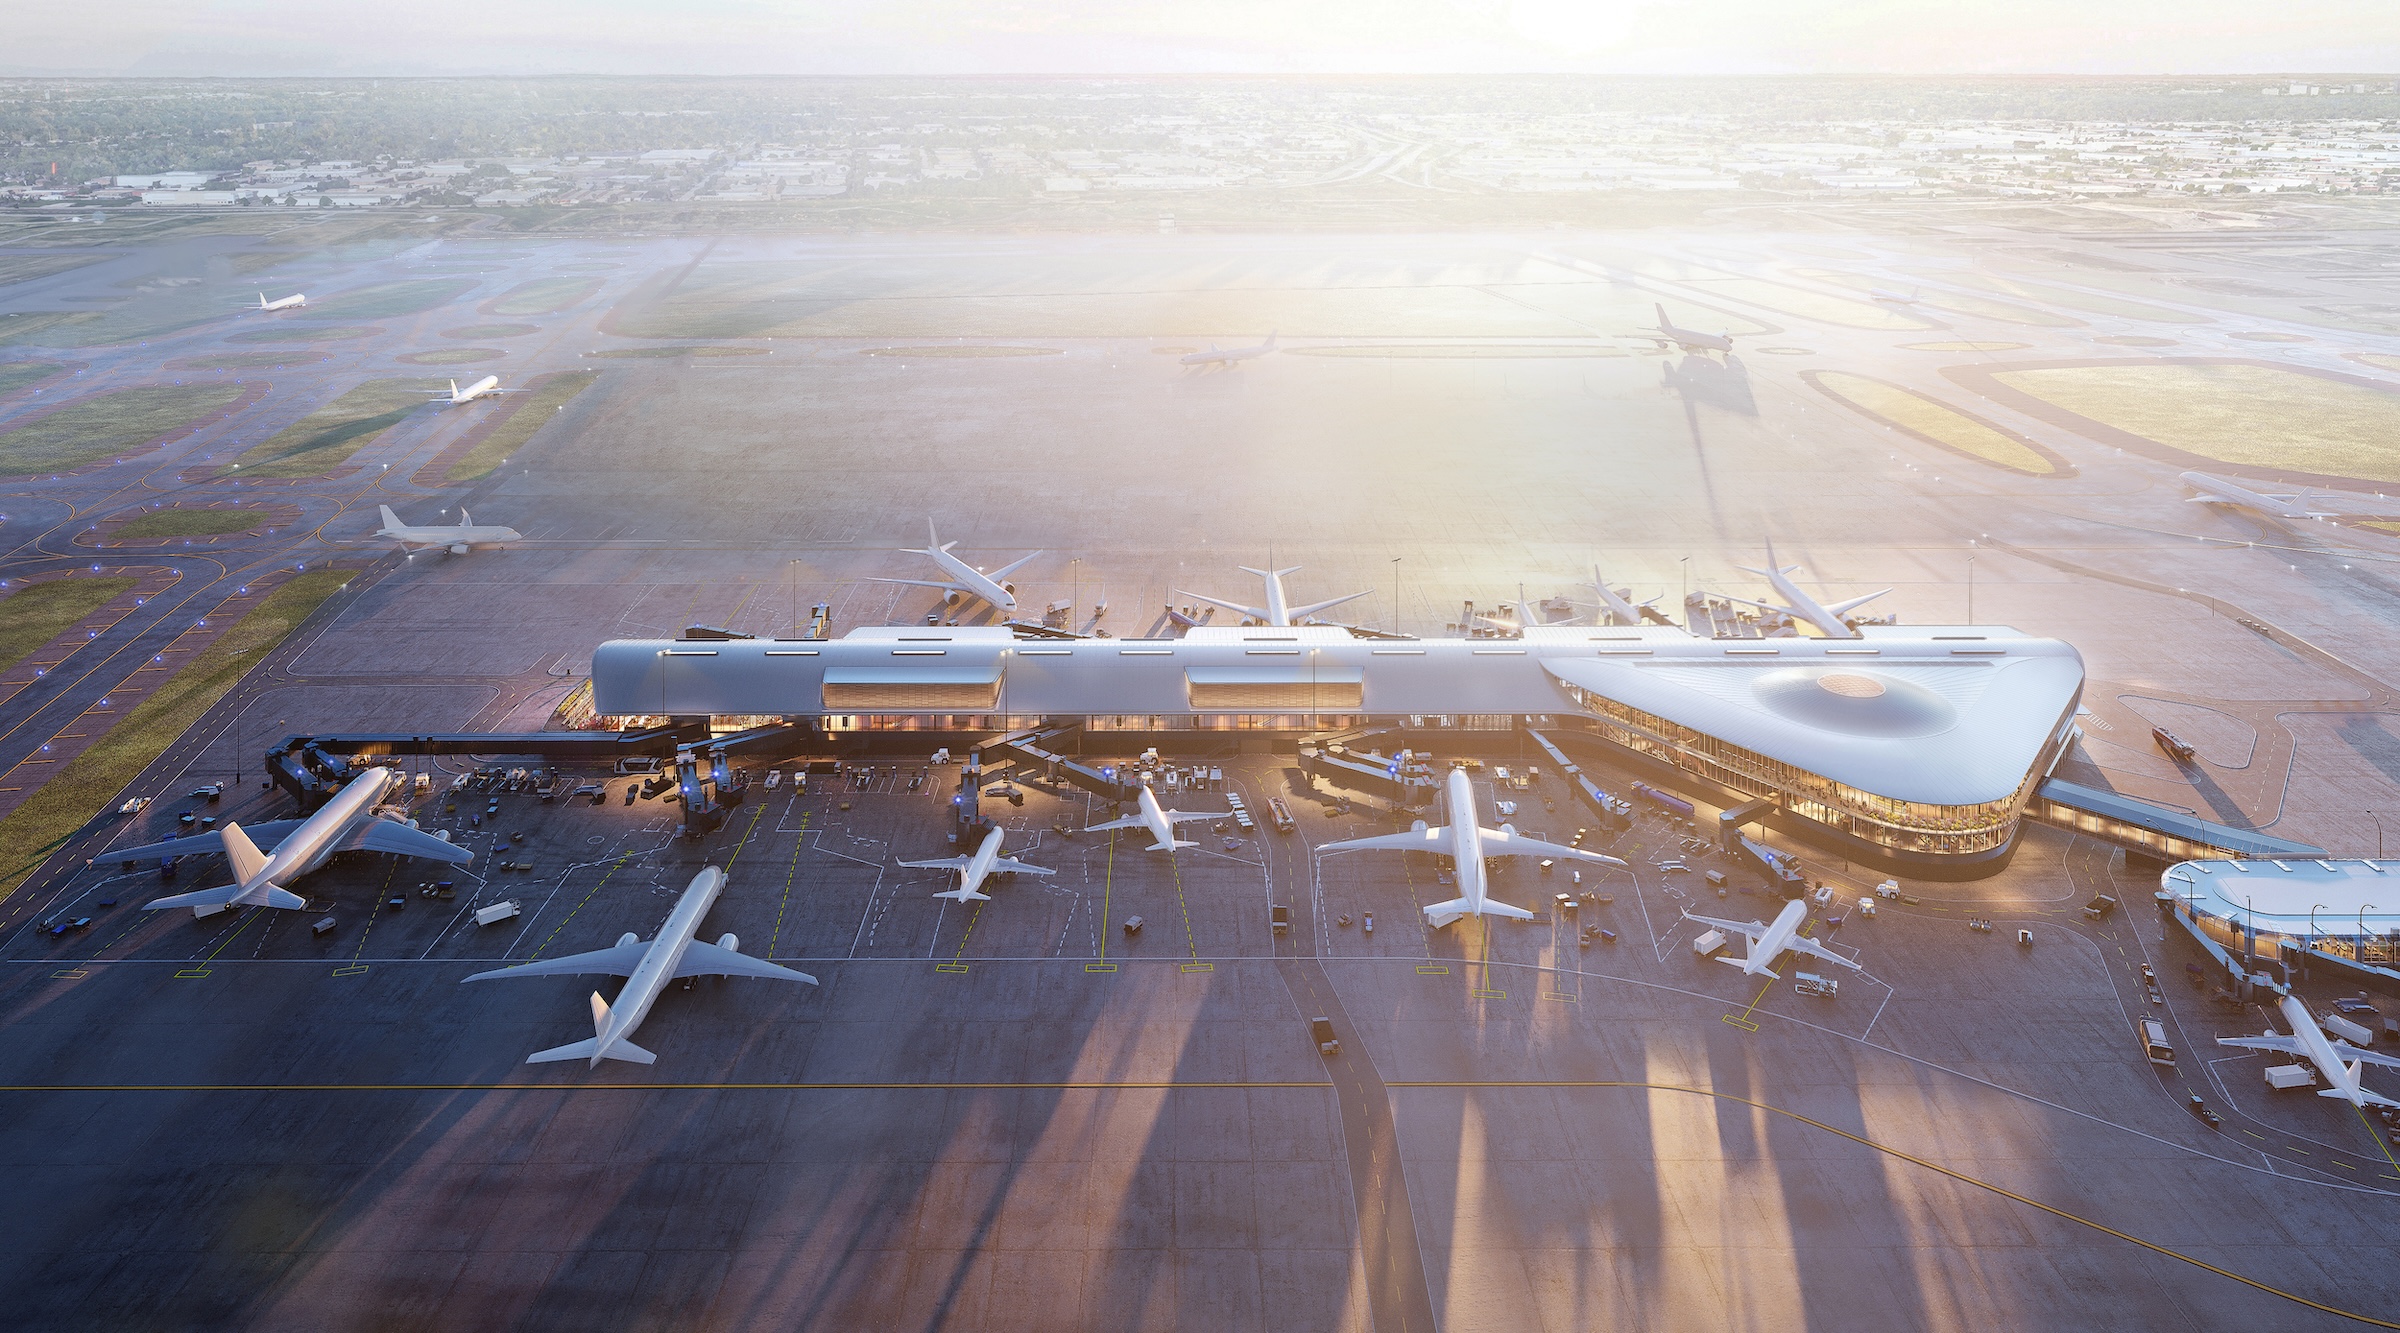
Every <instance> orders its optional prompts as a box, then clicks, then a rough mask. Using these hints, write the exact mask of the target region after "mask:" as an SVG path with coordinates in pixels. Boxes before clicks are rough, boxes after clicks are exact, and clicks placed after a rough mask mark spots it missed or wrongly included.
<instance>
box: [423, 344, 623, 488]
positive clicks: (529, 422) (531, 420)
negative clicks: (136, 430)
mask: <svg viewBox="0 0 2400 1333" xmlns="http://www.w3.org/2000/svg"><path fill="white" fill-rule="evenodd" d="M599 377H600V376H599V372H598V371H592V370H578V371H574V372H571V373H569V374H565V375H554V376H551V377H550V378H548V379H545V380H543V381H542V382H541V384H540V385H538V386H536V387H535V389H534V390H533V392H531V393H529V394H526V395H525V399H524V401H523V402H522V403H520V404H519V405H518V407H517V410H516V411H514V412H511V413H509V414H508V416H507V418H506V419H505V420H503V421H502V422H501V423H500V424H499V425H497V426H494V427H492V433H491V434H489V435H486V436H484V437H483V438H482V439H481V440H478V441H477V442H476V444H475V447H474V448H472V449H469V450H468V451H467V452H466V455H465V456H464V457H462V458H460V459H459V460H458V461H457V462H455V463H452V464H451V465H450V470H449V471H448V472H445V473H443V474H442V484H443V485H445V486H447V485H450V484H452V483H454V482H461V481H473V480H474V479H475V478H477V477H480V476H482V475H484V474H485V473H487V472H490V471H491V470H492V469H493V468H496V467H498V466H500V465H501V464H502V463H504V462H507V461H508V456H509V455H510V454H513V453H515V452H516V451H517V447H518V446H519V445H522V444H523V443H525V442H526V441H527V440H530V439H532V438H533V433H534V432H535V431H537V430H540V429H541V428H542V427H543V426H545V425H547V424H549V421H550V418H552V417H554V416H557V415H558V414H559V412H560V410H561V409H563V408H564V407H566V405H567V400H569V399H571V398H573V397H574V396H575V395H577V394H579V393H582V392H583V391H584V388H585V387H586V386H588V385H589V384H590V383H591V382H592V381H593V380H595V379H598V378H599Z"/></svg>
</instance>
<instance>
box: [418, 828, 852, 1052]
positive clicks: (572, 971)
mask: <svg viewBox="0 0 2400 1333" xmlns="http://www.w3.org/2000/svg"><path fill="white" fill-rule="evenodd" d="M724 890H725V872H724V871H722V870H719V869H717V868H716V867H715V866H702V867H701V868H700V873H699V874H697V875H694V876H693V877H692V883H691V886H690V887H689V888H686V889H685V890H684V891H683V896H682V897H681V898H678V899H676V900H675V910H674V911H671V912H669V913H667V923H666V924H665V925H663V926H660V927H659V928H658V935H657V937H656V938H654V939H652V940H651V941H650V942H649V943H648V944H644V943H642V940H641V937H640V936H638V935H635V934H634V933H633V932H632V931H630V930H629V931H626V932H625V934H624V935H623V936H622V937H620V938H619V939H618V940H617V942H616V943H615V944H614V945H611V946H610V947H608V948H606V949H595V950H593V951H592V952H590V953H579V954H571V955H569V956H567V957H565V958H550V959H544V960H543V961H541V962H537V963H519V964H517V965H516V966H514V967H502V968H495V969H493V970H492V971H489V972H478V973H476V974H475V975H473V976H471V977H464V978H461V982H462V983H463V982H467V981H490V980H492V979H493V978H495V977H555V976H588V975H592V974H595V973H597V974H605V975H608V976H615V977H623V978H625V988H624V989H623V990H620V991H618V992H617V1002H616V1004H615V1005H614V1006H611V1005H610V1004H609V1002H608V1001H606V1000H603V999H601V998H600V992H598V991H593V992H592V1028H593V1035H592V1036H590V1037H588V1038H586V1039H584V1040H582V1041H573V1042H568V1043H567V1044H566V1045H564V1046H553V1047H551V1048H550V1049H549V1050H546V1051H535V1052H534V1053H533V1054H531V1055H529V1056H526V1057H525V1063H527V1064H529V1065H541V1064H553V1063H556V1062H557V1061H560V1060H582V1059H586V1058H589V1059H590V1060H591V1062H592V1065H591V1067H592V1068H594V1069H598V1068H599V1067H600V1062H601V1061H602V1060H624V1061H627V1062H629V1063H632V1064H642V1065H647V1064H655V1063H657V1061H658V1057H657V1056H656V1055H654V1054H652V1053H651V1052H649V1051H645V1050H643V1049H642V1048H641V1047H639V1046H636V1045H634V1044H633V1043H632V1042H631V1041H630V1040H628V1038H630V1037H632V1036H633V1030H634V1029H635V1028H638V1027H640V1026H641V1025H642V1020H643V1019H644V1018H646V1017H648V1016H649V1014H650V1006H651V1005H653V1004H656V1003H657V1002H658V996H659V992H661V991H663V990H665V989H666V988H667V983H668V982H670V981H679V980H681V979H683V978H685V977H769V978H773V979H775V980H777V981H805V982H807V983H808V984H809V985H811V986H814V985H816V984H817V979H816V978H815V977H812V976H810V975H809V974H807V973H806V972H795V971H793V970H792V969H790V968H788V967H778V966H776V965H775V964H773V963H770V962H768V961H766V960H765V959H763V958H752V957H750V956H748V955H747V954H744V953H742V952H741V947H742V942H741V940H740V939H739V938H737V937H736V936H734V935H731V934H726V935H721V936H719V937H718V938H717V942H716V943H714V944H709V943H706V942H704V941H702V940H697V939H694V938H693V936H695V935H697V934H698V933H699V932H700V918H702V917H704V916H707V915H708V909H709V907H710V906H711V905H712V904H714V903H715V902H716V901H717V897H718V895H719V894H721V893H723V892H724Z"/></svg>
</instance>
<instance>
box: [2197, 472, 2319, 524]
mask: <svg viewBox="0 0 2400 1333" xmlns="http://www.w3.org/2000/svg"><path fill="white" fill-rule="evenodd" d="M2176 479H2177V480H2178V481H2181V482H2182V483H2183V484H2185V485H2186V486H2189V487H2191V488H2192V489H2194V490H2197V491H2199V492H2201V494H2200V495H2198V496H2196V497H2194V498H2196V499H2199V500H2203V501H2208V502H2212V503H2216V504H2229V505H2238V506H2240V507H2241V508H2244V509H2253V510H2256V511H2258V512H2259V513H2262V514H2265V515H2266V516H2268V517H2269V518H2288V519H2314V518H2330V517H2332V515H2331V514H2329V513H2327V512H2325V511H2322V510H2315V509H2311V508H2309V507H2308V506H2307V505H2305V504H2298V503H2294V502H2293V501H2290V500H2281V499H2277V498H2276V497H2274V496H2272V495H2268V494H2266V493H2265V492H2263V491H2255V490H2252V489H2251V488H2249V487H2247V486H2244V485H2242V484H2240V483H2239V482H2234V481H2229V480H2227V479H2226V478H2224V477H2212V476H2210V475H2209V474H2208V473H2205V472H2185V473H2182V474H2180V475H2179V476H2178V477H2177V478H2176Z"/></svg>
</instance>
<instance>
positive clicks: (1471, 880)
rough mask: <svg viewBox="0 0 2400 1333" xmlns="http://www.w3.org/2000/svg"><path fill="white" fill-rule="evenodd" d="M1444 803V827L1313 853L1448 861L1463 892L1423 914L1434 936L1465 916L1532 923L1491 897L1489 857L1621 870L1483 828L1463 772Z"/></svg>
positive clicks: (1611, 860) (1592, 856) (1578, 852)
mask: <svg viewBox="0 0 2400 1333" xmlns="http://www.w3.org/2000/svg"><path fill="white" fill-rule="evenodd" d="M1443 799H1444V801H1445V802H1446V805H1445V809H1446V811H1447V813H1448V817H1449V820H1450V823H1449V825H1448V826H1447V827H1444V828H1428V827H1426V825H1425V821H1424V820H1422V819H1420V820H1418V821H1417V823H1416V826H1415V827H1414V828H1412V829H1410V830H1409V831H1408V832H1406V833H1387V834H1385V835H1383V836H1382V837H1378V838H1352V839H1350V840H1349V841H1347V842H1329V843H1326V844H1325V845H1324V846H1322V847H1319V848H1318V849H1317V850H1318V851H1320V852H1352V851H1368V850H1376V849H1380V850H1385V851H1398V852H1439V853H1442V854H1445V855H1447V856H1448V857H1449V858H1450V862H1451V865H1452V866H1453V867H1454V868H1455V869H1456V870H1457V872H1458V886H1459V888H1460V889H1461V890H1463V892H1462V893H1461V894H1460V895H1459V896H1458V897H1456V898H1453V899H1451V900H1450V901H1448V902H1446V903H1435V904H1433V905H1432V906H1430V907H1428V908H1426V909H1425V924H1427V925H1429V926H1432V927H1433V928H1434V929H1436V930H1439V929H1441V928H1442V927H1443V926H1447V925H1449V924H1450V923H1451V922H1453V921H1456V920H1458V919H1459V918H1461V917H1468V916H1505V917H1512V918H1514V919H1516V920H1518V921H1530V920H1532V919H1533V913H1531V912H1528V911H1526V910H1525V909H1524V908H1522V907H1511V906H1509V905H1508V904H1507V903H1504V902H1497V901H1494V900H1493V899H1492V898H1491V897H1490V896H1489V891H1490V886H1491V876H1490V872H1489V870H1488V869H1487V868H1486V866H1485V865H1484V861H1485V860H1486V859H1487V858H1489V857H1494V856H1547V857H1552V858H1554V859H1558V860H1567V861H1591V862H1594V863H1596V864H1599V865H1604V866H1622V865H1624V864H1625V863H1624V862H1623V861H1620V860H1618V859H1617V858H1615V857H1613V856H1602V855H1601V854H1600V853H1598V852H1587V851H1585V850H1583V849H1582V848H1580V847H1562V846H1560V845H1559V844H1557V843H1554V842H1540V841H1537V840H1535V839H1533V838H1528V837H1525V836H1523V835H1521V834H1519V833H1518V832H1517V831H1516V829H1514V828H1513V827H1511V826H1509V825H1507V824H1502V825H1501V826H1500V827H1498V828H1496V829H1489V828H1484V827H1482V826H1481V825H1480V824H1478V823H1477V822H1476V817H1475V784H1474V782H1473V781H1472V780H1471V779H1469V778H1468V777H1467V770H1465V769H1463V768H1453V769H1451V770H1450V778H1449V785H1448V786H1447V787H1446V788H1445V789H1444V796H1443Z"/></svg>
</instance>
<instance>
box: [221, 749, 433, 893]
mask: <svg viewBox="0 0 2400 1333" xmlns="http://www.w3.org/2000/svg"><path fill="white" fill-rule="evenodd" d="M400 780H401V779H400V775H399V773H398V772H397V771H395V770H393V769H389V768H370V769H368V770H367V771H366V772H364V773H361V774H359V775H358V776H357V777H354V778H352V779H350V783H349V785H348V786H345V787H343V788H342V789H341V790H340V791H338V792H335V793H334V796H333V799H332V800H330V801H327V802H326V803H325V804H324V805H323V806H321V807H319V808H318V810H317V812H316V813H315V814H313V815H310V816H309V817H308V818H307V819H306V820H304V821H303V822H302V823H301V825H300V827H298V828H296V829H293V830H292V835H291V836H290V837H288V838H285V839H284V840H283V841H282V842H281V843H279V844H277V845H276V848H275V851H274V854H273V855H271V856H269V857H268V858H267V866H266V869H265V870H263V871H261V872H259V874H258V875H257V876H255V878H260V879H265V880H266V881H268V882H269V883H273V884H289V883H291V882H292V881H293V880H295V879H298V878H299V877H300V876H302V875H305V874H307V873H308V872H310V871H312V870H315V869H316V868H317V867H319V866H322V865H324V864H325V862H326V861H327V860H329V859H331V858H332V856H333V851H334V848H335V847H337V846H339V845H340V844H341V842H342V839H343V838H344V837H345V836H347V835H348V834H349V832H350V830H351V829H352V828H354V827H356V826H357V825H358V824H359V823H361V822H362V821H364V820H369V819H373V818H375V817H376V815H375V807H376V806H378V805H381V804H383V798H384V796H385V795H387V794H388V793H389V792H390V791H391V789H392V784H393V783H395V782H398V781H400Z"/></svg>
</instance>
